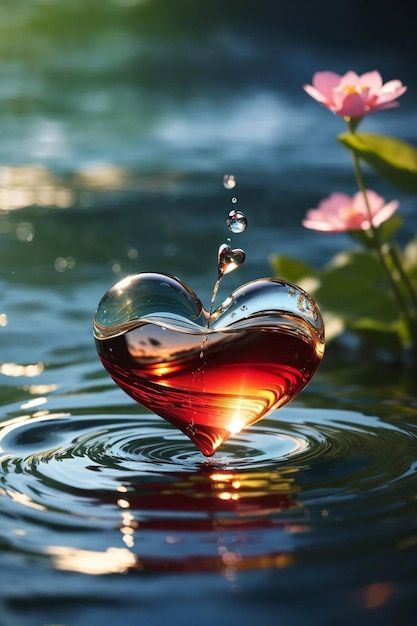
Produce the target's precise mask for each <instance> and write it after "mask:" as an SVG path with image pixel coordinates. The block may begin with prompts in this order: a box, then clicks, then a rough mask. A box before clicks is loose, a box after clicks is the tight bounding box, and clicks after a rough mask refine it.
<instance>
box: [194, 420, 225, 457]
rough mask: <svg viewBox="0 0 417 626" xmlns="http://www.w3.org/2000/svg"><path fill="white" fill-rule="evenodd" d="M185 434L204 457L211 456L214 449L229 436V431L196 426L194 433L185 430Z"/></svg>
mask: <svg viewBox="0 0 417 626" xmlns="http://www.w3.org/2000/svg"><path fill="white" fill-rule="evenodd" d="M186 434H187V435H188V437H189V438H190V439H191V441H192V442H193V443H194V445H195V446H196V447H197V448H198V449H199V450H200V452H201V454H203V455H204V456H205V457H212V456H213V455H214V453H215V452H216V450H217V449H218V448H219V447H220V446H221V445H222V443H224V442H225V441H226V439H227V438H228V437H229V436H230V433H229V432H227V431H224V430H223V429H222V430H221V431H218V430H216V429H214V428H209V427H207V426H206V427H205V428H204V430H202V429H201V428H198V429H196V430H195V432H194V433H192V434H191V433H189V432H187V433H186Z"/></svg>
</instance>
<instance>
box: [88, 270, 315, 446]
mask: <svg viewBox="0 0 417 626" xmlns="http://www.w3.org/2000/svg"><path fill="white" fill-rule="evenodd" d="M208 318H209V315H208V313H207V312H206V311H205V310H204V308H203V306H202V304H201V302H200V301H199V299H198V298H197V296H196V295H195V294H194V292H193V291H192V290H191V289H189V288H188V287H186V286H184V285H183V284H182V283H181V282H180V281H179V280H178V279H176V278H174V277H171V276H167V275H162V274H137V275H134V276H131V277H128V278H126V279H124V280H122V281H121V282H120V283H118V284H117V285H115V286H114V287H112V289H110V290H109V291H108V292H107V293H106V294H105V296H104V297H103V299H102V301H101V302H100V304H99V307H98V310H97V314H96V317H95V322H94V331H95V337H96V345H97V350H98V353H99V356H100V358H101V360H102V362H103V364H104V366H105V367H106V369H107V370H108V372H109V373H110V375H111V376H112V378H113V379H114V380H115V381H116V382H117V383H118V384H119V385H120V387H121V388H122V389H123V390H124V391H126V392H127V393H128V394H129V395H130V396H132V397H133V398H134V399H135V400H137V401H138V402H140V403H142V404H143V405H145V406H146V407H147V408H149V409H151V410H152V411H154V412H155V413H157V414H158V415H160V416H162V417H164V418H165V419H167V420H168V421H170V422H171V423H173V424H174V425H176V426H177V427H178V428H179V429H180V430H182V431H183V432H184V433H185V434H186V435H188V436H189V437H190V439H191V440H192V441H193V442H194V443H195V444H196V445H197V447H198V448H199V449H200V450H201V452H203V454H205V455H207V456H210V455H212V454H213V453H214V451H215V450H216V449H217V448H218V447H219V446H220V445H221V443H223V441H225V440H226V439H227V438H228V437H230V436H231V435H233V434H236V433H238V432H240V431H241V430H242V429H243V428H244V427H246V426H248V425H250V424H253V423H254V422H256V421H257V420H259V419H260V418H262V417H263V416H264V415H265V414H266V413H268V412H269V411H271V410H272V409H276V408H279V407H281V406H283V405H284V404H286V403H287V402H288V401H289V400H291V399H292V398H293V397H294V396H295V395H296V394H297V393H299V391H301V389H303V387H305V385H306V384H307V383H308V382H309V381H310V379H311V377H312V376H313V374H314V372H315V371H316V369H317V367H318V365H319V363H320V361H321V358H322V356H323V351H324V338H323V323H322V319H321V316H320V312H319V310H318V308H317V306H316V304H315V303H314V301H313V300H312V298H311V297H310V296H309V295H308V294H306V293H305V292H304V291H303V290H301V289H300V288H299V287H297V286H295V285H290V284H288V283H284V282H282V281H276V280H269V279H260V280H256V281H253V282H251V283H248V284H247V285H244V286H243V287H240V288H239V289H237V290H236V291H235V292H234V293H233V294H231V296H229V297H228V298H227V299H226V300H225V301H224V303H223V304H222V305H221V306H220V307H218V308H217V309H216V310H215V311H214V312H213V313H212V315H211V316H210V319H209V320H208ZM208 321H209V323H208Z"/></svg>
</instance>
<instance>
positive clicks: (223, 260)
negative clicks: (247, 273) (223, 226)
mask: <svg viewBox="0 0 417 626" xmlns="http://www.w3.org/2000/svg"><path fill="white" fill-rule="evenodd" d="M245 258H246V254H245V252H244V251H243V250H241V249H240V248H233V249H232V248H231V247H230V246H228V245H227V244H225V243H222V245H221V246H220V248H219V252H218V254H217V267H218V271H219V277H221V276H224V274H230V272H233V271H234V270H237V268H238V267H240V266H241V265H242V264H243V263H244V262H245Z"/></svg>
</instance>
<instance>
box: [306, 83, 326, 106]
mask: <svg viewBox="0 0 417 626" xmlns="http://www.w3.org/2000/svg"><path fill="white" fill-rule="evenodd" d="M303 89H304V91H306V92H307V93H308V95H309V96H311V97H312V98H314V100H317V102H321V103H322V104H325V103H326V98H325V96H323V94H321V93H320V91H317V89H315V88H314V87H313V86H312V85H304V87H303Z"/></svg>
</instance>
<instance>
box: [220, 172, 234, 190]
mask: <svg viewBox="0 0 417 626" xmlns="http://www.w3.org/2000/svg"><path fill="white" fill-rule="evenodd" d="M223 185H224V187H225V188H226V189H234V188H235V187H236V178H235V177H234V176H233V174H225V175H224V177H223Z"/></svg>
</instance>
